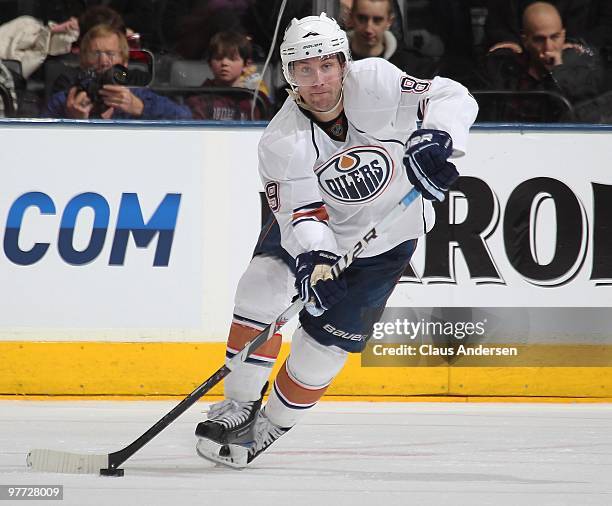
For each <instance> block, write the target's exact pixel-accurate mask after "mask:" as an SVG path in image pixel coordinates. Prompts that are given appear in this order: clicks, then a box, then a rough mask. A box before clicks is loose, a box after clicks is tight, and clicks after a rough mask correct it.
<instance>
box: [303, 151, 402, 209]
mask: <svg viewBox="0 0 612 506" xmlns="http://www.w3.org/2000/svg"><path fill="white" fill-rule="evenodd" d="M315 172H316V174H317V177H318V178H319V186H320V187H321V189H322V191H324V192H325V193H326V194H327V195H329V196H330V197H331V198H333V199H334V200H336V201H338V202H342V203H344V204H363V203H364V202H370V201H372V200H374V199H375V198H376V197H378V196H379V195H380V194H381V193H382V192H383V191H385V188H386V187H387V185H388V184H389V181H391V176H392V175H393V162H392V160H391V157H390V156H389V153H387V151H385V149H384V148H382V147H379V146H360V147H356V148H351V149H349V150H346V151H343V152H342V153H338V154H337V155H335V156H334V157H333V158H331V159H330V160H328V161H327V162H325V163H324V164H323V165H321V166H320V167H319V168H317V169H315Z"/></svg>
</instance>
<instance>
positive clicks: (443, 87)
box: [419, 77, 478, 157]
mask: <svg viewBox="0 0 612 506" xmlns="http://www.w3.org/2000/svg"><path fill="white" fill-rule="evenodd" d="M419 107H420V113H421V115H422V118H423V123H422V128H431V129H436V130H444V131H445V132H448V133H449V135H450V136H451V139H453V157H458V156H463V155H464V154H465V153H466V151H467V139H468V134H469V132H470V127H471V126H472V124H473V123H474V121H475V120H476V115H477V114H478V105H477V103H476V100H474V97H472V95H470V93H469V92H468V90H467V89H466V88H465V87H464V86H463V85H461V84H459V83H458V82H456V81H453V80H452V79H446V78H444V77H434V79H433V80H432V81H431V85H430V87H429V89H428V90H427V93H426V96H425V97H423V99H422V100H421V101H420V103H419Z"/></svg>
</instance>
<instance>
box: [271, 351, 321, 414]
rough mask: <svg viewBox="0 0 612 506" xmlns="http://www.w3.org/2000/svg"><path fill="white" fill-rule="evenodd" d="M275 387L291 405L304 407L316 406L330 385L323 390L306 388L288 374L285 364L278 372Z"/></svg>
mask: <svg viewBox="0 0 612 506" xmlns="http://www.w3.org/2000/svg"><path fill="white" fill-rule="evenodd" d="M274 383H275V386H276V389H277V391H278V392H279V394H281V395H282V397H283V398H284V400H286V401H287V402H288V403H290V404H295V405H297V406H304V405H309V404H315V403H316V402H317V401H318V400H319V399H320V398H321V397H323V394H324V393H325V391H326V390H327V387H328V386H329V385H326V386H324V387H322V388H312V387H306V386H305V385H303V384H301V383H299V382H297V381H296V380H295V379H294V378H293V377H292V376H291V375H290V374H289V373H288V372H287V362H286V361H285V363H284V364H283V366H282V367H281V368H280V371H278V375H277V376H276V380H275V382H274Z"/></svg>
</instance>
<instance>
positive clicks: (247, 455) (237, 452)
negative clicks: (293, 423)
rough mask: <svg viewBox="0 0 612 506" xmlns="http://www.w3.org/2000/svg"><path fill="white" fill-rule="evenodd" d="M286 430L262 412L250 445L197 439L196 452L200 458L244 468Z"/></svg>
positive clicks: (254, 428)
mask: <svg viewBox="0 0 612 506" xmlns="http://www.w3.org/2000/svg"><path fill="white" fill-rule="evenodd" d="M288 430H289V429H288V428H283V427H279V426H278V425H275V424H274V423H272V422H271V421H270V420H269V419H268V417H267V416H266V414H265V413H264V412H263V411H262V412H260V413H259V414H258V416H257V418H256V420H255V424H254V426H253V431H252V437H253V439H252V441H251V442H250V443H242V444H233V443H226V444H222V443H218V442H215V441H213V440H211V439H207V438H199V439H198V442H197V444H196V452H197V453H198V455H200V457H203V458H205V459H207V460H210V461H212V462H215V463H217V464H223V465H226V466H229V467H234V468H238V469H240V468H244V467H246V466H247V465H248V464H249V463H251V462H252V461H253V459H254V458H255V457H257V456H258V455H259V454H260V453H262V452H263V451H265V450H266V449H267V448H268V447H269V446H270V445H271V444H272V443H273V442H274V441H276V440H277V439H278V438H279V437H281V436H282V435H283V434H284V433H285V432H287V431H288Z"/></svg>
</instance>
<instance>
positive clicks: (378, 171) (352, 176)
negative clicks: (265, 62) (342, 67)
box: [259, 58, 478, 257]
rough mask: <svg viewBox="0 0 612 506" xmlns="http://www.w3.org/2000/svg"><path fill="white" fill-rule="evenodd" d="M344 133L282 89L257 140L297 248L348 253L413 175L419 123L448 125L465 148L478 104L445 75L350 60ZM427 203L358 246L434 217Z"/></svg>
mask: <svg viewBox="0 0 612 506" xmlns="http://www.w3.org/2000/svg"><path fill="white" fill-rule="evenodd" d="M343 89H344V112H345V114H346V117H347V119H348V133H347V135H346V139H345V141H344V142H339V141H335V140H333V139H331V138H330V137H329V136H328V135H327V134H326V133H325V132H324V131H323V130H322V129H321V128H320V127H319V126H318V125H317V124H316V123H315V122H313V121H312V120H311V119H310V118H308V117H307V116H306V115H304V114H303V113H302V112H301V111H300V109H299V108H298V106H297V105H296V104H295V102H294V101H293V100H292V99H291V98H288V99H287V100H286V101H285V103H284V105H283V107H282V108H281V110H280V111H279V112H278V113H277V114H276V116H275V117H274V118H273V119H272V121H271V122H270V124H269V125H268V127H267V128H266V130H265V131H264V133H263V136H262V138H261V140H260V143H259V171H260V176H261V178H262V182H263V185H264V188H265V192H266V196H267V199H268V203H269V205H270V208H271V209H272V211H273V212H274V213H275V216H276V219H277V220H278V223H279V226H280V230H281V244H282V246H283V247H284V248H285V249H286V250H287V251H288V252H289V253H290V254H291V255H292V256H293V257H296V256H297V255H298V254H300V253H303V252H305V251H311V250H327V251H332V252H334V253H337V254H340V255H341V254H344V253H345V252H346V251H348V250H349V249H351V248H352V247H353V246H354V244H355V243H356V242H357V241H358V240H359V239H360V238H361V237H362V236H363V234H364V233H365V232H366V231H367V230H368V229H369V228H371V227H372V226H374V225H376V224H377V223H378V222H379V221H380V220H381V219H382V217H384V216H385V215H386V214H387V213H388V212H389V211H390V210H391V209H392V208H394V206H396V205H397V204H398V202H399V201H400V200H401V198H402V197H403V196H404V195H405V194H406V193H408V192H409V191H410V189H411V188H412V185H411V184H410V182H409V180H408V177H407V175H406V173H405V169H404V165H403V161H402V159H403V155H404V151H405V144H406V142H407V140H408V137H409V136H410V134H411V133H412V132H413V131H414V130H415V129H416V122H417V116H418V114H419V111H420V112H421V114H422V115H423V124H422V128H432V129H438V130H444V131H446V132H448V133H449V134H450V136H451V138H452V139H453V156H461V155H463V154H464V153H465V152H466V145H467V137H468V132H469V128H470V126H471V125H472V123H473V122H474V120H475V118H476V114H477V111H478V106H477V105H476V102H475V100H474V99H473V98H472V97H471V95H470V94H469V93H468V91H467V90H466V89H465V88H464V87H463V86H462V85H461V84H459V83H457V82H455V81H452V80H450V79H444V78H440V77H435V78H434V79H433V80H431V81H429V80H422V79H416V78H414V77H411V76H408V75H406V74H404V73H403V72H402V71H401V70H399V69H398V68H397V67H395V66H394V65H392V64H391V63H389V62H387V61H386V60H383V59H380V58H369V59H365V60H360V61H357V62H354V63H352V64H351V68H350V71H349V73H348V75H347V77H346V80H345V82H344V88H343ZM434 221H435V216H434V210H433V207H432V205H431V203H430V202H429V201H427V200H425V199H423V198H419V199H418V201H417V202H414V203H413V204H412V206H410V208H409V209H407V210H406V211H405V212H404V213H403V215H402V217H401V218H400V219H399V220H398V222H397V223H395V224H394V225H393V226H391V227H390V229H388V230H386V231H384V232H383V233H382V234H380V235H379V238H378V239H377V240H376V241H373V242H372V243H371V244H370V245H369V246H368V248H367V249H366V250H365V251H364V253H363V254H361V255H360V256H362V257H370V256H374V255H379V254H381V253H384V252H385V251H388V250H390V249H391V248H393V247H395V246H397V245H398V244H400V243H401V242H403V241H406V240H408V239H413V238H416V237H419V236H421V235H423V234H425V233H426V232H427V231H429V230H430V229H431V227H432V226H433V225H434Z"/></svg>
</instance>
